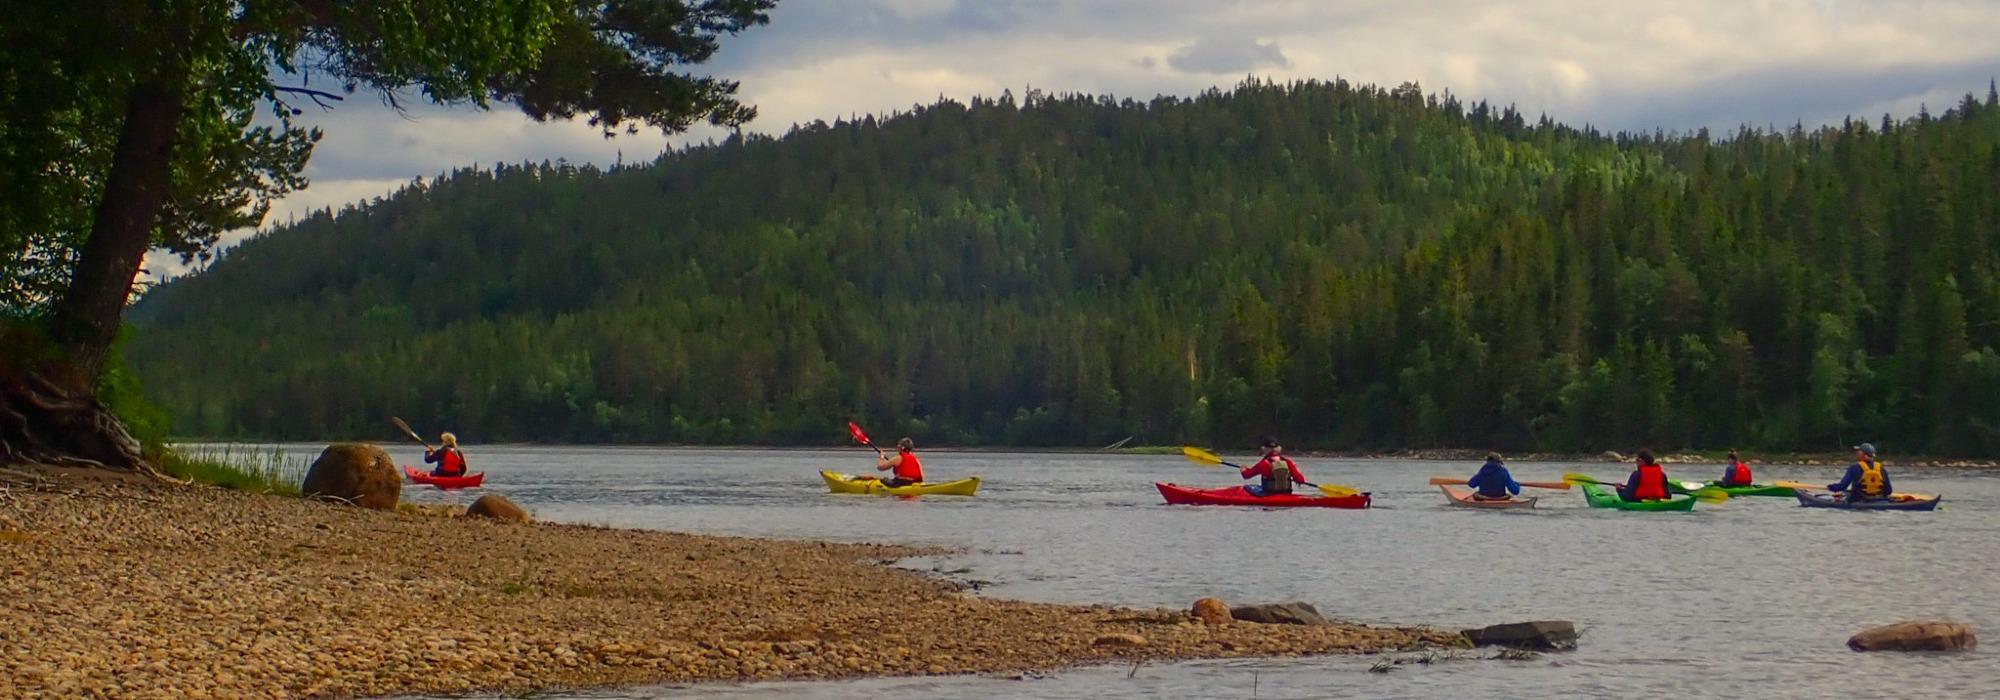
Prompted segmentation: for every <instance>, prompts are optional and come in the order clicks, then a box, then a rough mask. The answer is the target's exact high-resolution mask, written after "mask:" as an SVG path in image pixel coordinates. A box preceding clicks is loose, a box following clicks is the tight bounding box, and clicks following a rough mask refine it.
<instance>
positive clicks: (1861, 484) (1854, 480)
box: [1826, 442, 1896, 503]
mask: <svg viewBox="0 0 2000 700" xmlns="http://www.w3.org/2000/svg"><path fill="white" fill-rule="evenodd" d="M1826 490H1828V491H1832V492H1834V493H1840V492H1842V491H1845V492H1847V500H1848V502H1849V503H1852V502H1855V501H1886V500H1889V494H1892V493H1895V492H1896V490H1895V487H1893V486H1890V485H1889V470H1887V469H1883V468H1882V463H1881V462H1879V461H1876V459H1875V443H1872V442H1864V443H1861V444H1859V445H1855V446H1854V463H1853V464H1850V465H1847V475H1846V476H1842V477H1840V483H1838V484H1828V485H1827V487H1826Z"/></svg>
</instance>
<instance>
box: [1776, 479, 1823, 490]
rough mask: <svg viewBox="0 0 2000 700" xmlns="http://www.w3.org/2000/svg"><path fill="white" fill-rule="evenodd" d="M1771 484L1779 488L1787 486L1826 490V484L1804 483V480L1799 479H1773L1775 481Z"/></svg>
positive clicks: (1787, 487)
mask: <svg viewBox="0 0 2000 700" xmlns="http://www.w3.org/2000/svg"><path fill="white" fill-rule="evenodd" d="M1771 485H1772V486H1776V487H1779V488H1786V489H1805V490H1807V491H1825V490H1826V484H1808V483H1803V482H1798V481H1773V482H1771Z"/></svg>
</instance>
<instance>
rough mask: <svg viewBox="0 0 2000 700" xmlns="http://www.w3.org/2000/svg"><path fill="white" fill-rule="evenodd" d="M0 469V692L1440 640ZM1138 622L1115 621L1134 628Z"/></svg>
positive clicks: (907, 662)
mask: <svg viewBox="0 0 2000 700" xmlns="http://www.w3.org/2000/svg"><path fill="white" fill-rule="evenodd" d="M7 474H8V476H6V477H5V478H4V479H0V486H8V487H9V488H7V489H6V491H5V492H4V493H0V697H7V698H16V697H19V698H75V697H119V698H298V697H319V698H337V697H356V696H363V697H365V696H380V695H397V694H412V693H458V692H470V691H486V692H492V691H501V692H525V691H532V690H541V689H555V688H571V687H594V686H608V685H626V684H641V683H652V682H684V681H694V680H756V679H779V678H785V679H812V678H838V677H849V676H859V675H918V674H958V673H983V672H1001V671H1023V670H1033V669H1051V668H1059V667H1063V666H1070V665H1076V664H1087V663H1100V662H1111V661H1131V660H1139V659H1152V660H1160V659H1184V658H1209V657H1233V656H1290V655H1301V654H1329V653H1353V652H1366V651H1377V650H1387V649H1396V648H1406V647H1412V646H1417V645H1423V644H1437V645H1451V644H1454V643H1457V642H1459V641H1460V638H1459V637H1458V635H1457V634H1455V633H1449V632H1440V631H1434V630H1423V629H1396V628H1371V627H1365V626H1360V625H1348V624H1334V625H1325V626H1312V627H1305V626H1293V625H1259V624H1249V623H1241V622H1237V623H1230V624H1224V625H1214V626H1210V625H1203V624H1199V623H1196V622H1194V621H1192V619H1191V618H1190V617H1189V616H1188V614H1187V613H1186V611H1182V610H1133V609H1120V608H1111V607H1102V606H1097V607H1082V606H1063V605H1047V604H1036V603H1023V602H1010V601H1000V600H989V599H983V598H977V597H973V596H969V595H966V594H964V593H962V592H960V591H958V590H957V589H956V587H955V586H954V585H953V584H952V583H950V582H947V581H942V580H938V579H935V578H930V577H926V576H923V575H920V574H917V573H914V572H910V571H906V570H902V569H897V568H893V567H890V566H885V565H884V564H883V562H884V561H886V560H890V559H894V558H896V557H901V556H907V555H910V554H916V553H919V551H920V550H916V549H911V548H905V547H896V546H886V545H856V544H831V543H820V542H791V541H775V540H762V539H745V538H729V537H712V536H697V535H686V534H677V533H670V532H655V531H637V530H618V529H606V528H597V527H589V526H581V525H560V524H547V523H543V524H515V523H502V522H496V521H490V520H486V519H481V518H464V517H458V518H444V517H437V516H434V515H422V514H415V513H407V512H406V513H396V512H376V511H365V510H361V509H357V508H353V507H348V506H340V505H330V504H324V503H316V502H311V501H306V500H302V499H295V498H284V497H277V496H263V495H254V494H245V493H239V492H234V491H226V490H221V489H215V488H207V487H195V486H188V487H181V486H170V485H164V484H157V483H150V482H142V481H138V480H134V479H124V478H111V477H103V476H93V475H90V474H88V473H82V474H79V473H76V472H55V471H49V470H39V471H35V472H32V474H33V476H32V477H29V476H26V475H25V474H24V473H23V472H18V471H12V470H10V471H8V472H7ZM1134 635H1136V636H1134Z"/></svg>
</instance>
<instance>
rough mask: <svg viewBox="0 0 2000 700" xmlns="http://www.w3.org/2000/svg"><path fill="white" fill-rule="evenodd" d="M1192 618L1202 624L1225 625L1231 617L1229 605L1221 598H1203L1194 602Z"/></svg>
mask: <svg viewBox="0 0 2000 700" xmlns="http://www.w3.org/2000/svg"><path fill="white" fill-rule="evenodd" d="M1192 614H1193V615H1194V619H1195V620H1197V621H1200V622H1201V623H1202V624H1204V625H1226V624H1229V621H1230V620H1231V619H1234V618H1232V617H1230V615H1229V606H1228V605H1225V604H1223V602H1222V599H1221V598H1203V599H1201V600H1197V601H1195V602H1194V610H1193V611H1192Z"/></svg>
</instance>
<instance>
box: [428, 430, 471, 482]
mask: <svg viewBox="0 0 2000 700" xmlns="http://www.w3.org/2000/svg"><path fill="white" fill-rule="evenodd" d="M438 443H440V444H439V445H438V447H437V449H430V448H428V447H426V448H424V463H425V464H436V465H437V468H436V469H432V470H431V476H465V454H464V453H462V452H459V451H458V436H457V435H453V434H451V433H444V434H442V435H439V436H438Z"/></svg>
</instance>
